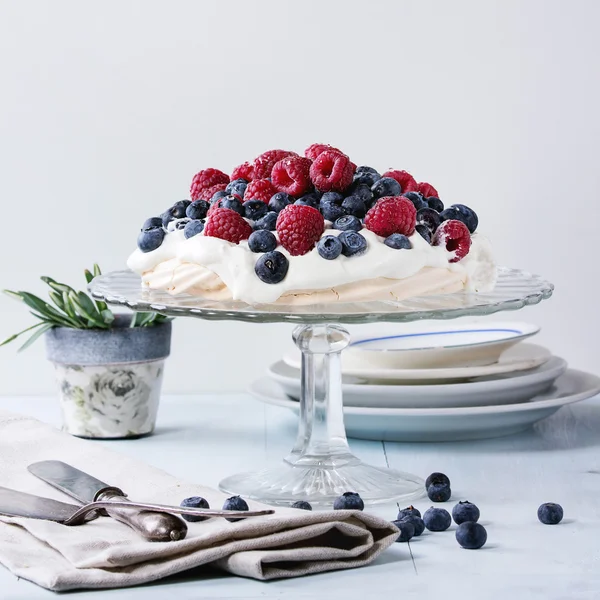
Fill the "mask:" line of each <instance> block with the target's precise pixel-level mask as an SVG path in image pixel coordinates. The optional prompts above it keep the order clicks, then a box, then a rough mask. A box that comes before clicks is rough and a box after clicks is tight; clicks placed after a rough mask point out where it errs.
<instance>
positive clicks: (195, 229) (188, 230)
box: [183, 219, 204, 239]
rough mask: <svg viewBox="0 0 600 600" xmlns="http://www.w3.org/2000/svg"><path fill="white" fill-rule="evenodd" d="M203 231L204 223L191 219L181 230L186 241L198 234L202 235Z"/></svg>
mask: <svg viewBox="0 0 600 600" xmlns="http://www.w3.org/2000/svg"><path fill="white" fill-rule="evenodd" d="M203 229H204V221H201V220H200V219H192V220H191V221H188V222H187V223H186V225H185V227H184V228H183V235H184V236H185V238H186V239H188V238H191V237H194V236H195V235H198V234H199V233H202V230H203Z"/></svg>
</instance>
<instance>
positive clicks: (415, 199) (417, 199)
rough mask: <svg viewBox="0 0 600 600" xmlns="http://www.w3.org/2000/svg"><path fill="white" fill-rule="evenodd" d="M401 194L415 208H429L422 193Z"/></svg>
mask: <svg viewBox="0 0 600 600" xmlns="http://www.w3.org/2000/svg"><path fill="white" fill-rule="evenodd" d="M402 195H403V196H404V197H405V198H408V199H409V200H410V201H411V202H412V203H413V206H414V207H415V208H416V209H417V210H421V209H422V208H429V207H428V205H427V202H425V200H424V198H423V194H421V193H420V192H406V193H405V194H402Z"/></svg>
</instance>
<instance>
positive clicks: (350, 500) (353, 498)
mask: <svg viewBox="0 0 600 600" xmlns="http://www.w3.org/2000/svg"><path fill="white" fill-rule="evenodd" d="M364 508H365V503H364V502H363V500H362V498H361V497H360V496H359V495H358V494H357V493H356V492H344V493H343V494H342V495H341V496H339V497H337V498H336V499H335V500H334V501H333V509H334V510H364Z"/></svg>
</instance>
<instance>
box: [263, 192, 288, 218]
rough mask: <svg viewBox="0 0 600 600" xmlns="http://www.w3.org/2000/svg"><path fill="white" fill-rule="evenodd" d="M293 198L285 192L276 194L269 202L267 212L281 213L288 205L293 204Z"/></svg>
mask: <svg viewBox="0 0 600 600" xmlns="http://www.w3.org/2000/svg"><path fill="white" fill-rule="evenodd" d="M293 202H294V198H292V196H290V195H289V194H286V193H285V192H277V193H276V194H273V195H272V196H271V199H270V200H269V210H272V211H274V212H276V213H278V212H281V211H282V210H283V209H284V208H285V207H286V206H287V205H288V204H293Z"/></svg>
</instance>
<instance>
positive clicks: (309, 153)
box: [304, 144, 344, 160]
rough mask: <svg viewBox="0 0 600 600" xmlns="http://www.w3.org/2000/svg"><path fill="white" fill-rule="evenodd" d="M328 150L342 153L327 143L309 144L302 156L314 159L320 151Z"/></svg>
mask: <svg viewBox="0 0 600 600" xmlns="http://www.w3.org/2000/svg"><path fill="white" fill-rule="evenodd" d="M326 150H329V151H331V152H338V153H339V154H344V153H343V152H342V151H341V150H338V149H337V148H334V147H333V146H330V145H329V144H311V145H310V146H309V147H308V148H307V149H306V150H305V151H304V156H306V158H309V159H310V160H316V159H317V158H318V156H319V155H320V154H321V152H325V151H326Z"/></svg>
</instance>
